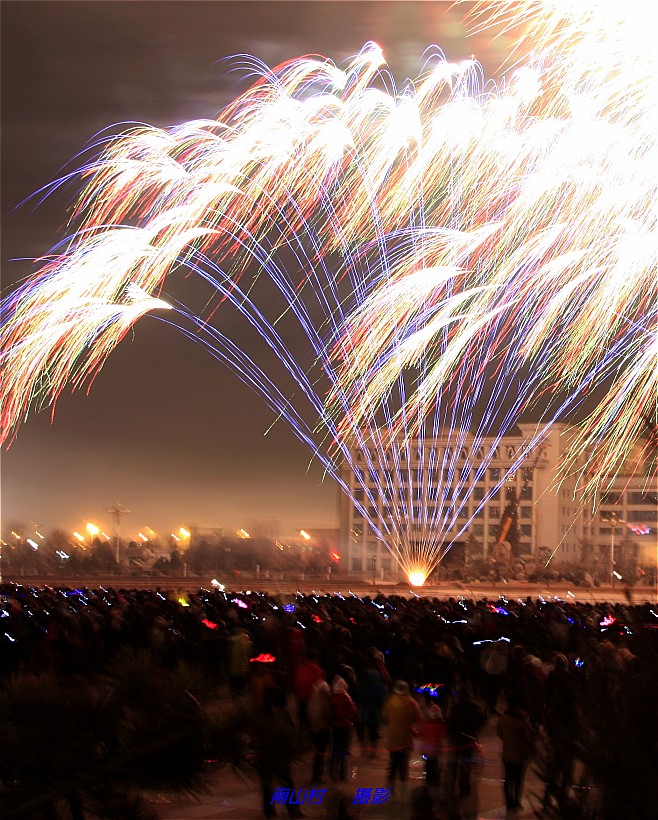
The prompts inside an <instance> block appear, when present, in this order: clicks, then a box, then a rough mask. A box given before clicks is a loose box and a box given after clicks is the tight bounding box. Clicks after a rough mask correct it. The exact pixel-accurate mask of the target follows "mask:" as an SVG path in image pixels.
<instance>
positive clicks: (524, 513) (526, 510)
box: [520, 507, 532, 518]
mask: <svg viewBox="0 0 658 820" xmlns="http://www.w3.org/2000/svg"><path fill="white" fill-rule="evenodd" d="M520 515H521V518H532V507H521V511H520Z"/></svg>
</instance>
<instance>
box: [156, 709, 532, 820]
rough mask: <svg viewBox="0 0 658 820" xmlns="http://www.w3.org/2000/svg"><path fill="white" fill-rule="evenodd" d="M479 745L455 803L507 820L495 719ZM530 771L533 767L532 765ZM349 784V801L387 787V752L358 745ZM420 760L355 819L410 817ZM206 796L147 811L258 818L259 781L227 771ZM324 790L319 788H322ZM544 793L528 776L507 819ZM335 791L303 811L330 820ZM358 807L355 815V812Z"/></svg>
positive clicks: (306, 767)
mask: <svg viewBox="0 0 658 820" xmlns="http://www.w3.org/2000/svg"><path fill="white" fill-rule="evenodd" d="M480 741H481V743H482V746H483V756H482V760H481V762H480V764H479V765H478V767H477V771H476V772H475V773H474V778H473V782H474V786H475V788H474V794H473V795H472V796H471V797H470V798H465V799H462V800H460V801H459V804H458V808H459V812H460V814H461V816H462V818H473V819H474V818H482V820H495V818H504V817H507V816H508V815H507V812H506V809H505V801H504V797H503V780H502V766H501V763H500V742H499V740H498V738H497V736H496V718H495V717H494V718H491V719H490V720H489V722H488V723H487V725H486V727H485V729H484V731H483V733H482V735H481V736H480ZM531 768H532V767H531ZM348 771H349V777H348V782H347V783H344V784H340V787H341V788H340V793H343V794H345V795H347V796H348V797H349V801H350V803H351V801H352V800H353V798H354V795H355V793H356V789H357V788H359V787H361V788H371V789H375V788H382V787H384V786H386V753H385V752H383V751H380V752H379V756H378V757H377V758H376V759H375V760H370V759H369V758H368V757H367V756H366V755H363V754H361V751H360V749H359V746H358V744H355V745H354V746H353V749H352V755H351V758H350V765H349V768H348ZM309 775H310V758H309V759H306V760H304V761H302V762H300V764H299V765H297V766H296V767H295V768H294V770H293V778H294V781H295V786H296V787H297V788H308V787H309ZM423 782H424V780H423V769H422V761H421V760H420V758H419V756H418V755H417V754H414V755H413V757H412V765H411V771H410V780H409V783H408V785H407V790H406V791H407V794H406V796H405V795H404V794H400V795H398V796H396V797H394V798H392V799H391V800H389V801H387V802H386V803H384V804H382V805H364V806H361V807H356V806H350V808H351V809H352V810H353V811H354V815H353V816H354V817H359V818H360V820H398V818H399V820H404V818H408V817H409V816H410V814H409V793H410V792H411V790H413V788H414V787H416V786H419V785H422V784H423ZM210 787H211V790H210V793H209V794H208V795H206V796H204V797H201V798H200V799H194V800H193V799H188V800H185V799H180V798H176V797H173V798H172V797H171V796H164V795H153V796H152V800H151V806H152V808H153V809H154V810H155V811H157V813H158V816H159V817H160V820H257V818H262V817H263V813H262V810H261V806H260V794H259V788H258V783H257V782H255V781H254V780H251V779H245V778H241V777H239V776H237V775H236V774H234V773H233V772H231V771H228V770H226V771H220V772H217V773H215V774H214V775H213V777H212V780H211V784H210ZM322 788H324V786H323V787H322ZM542 791H543V784H542V783H540V782H539V780H538V778H537V776H536V775H535V774H534V773H533V772H532V771H529V772H528V776H527V778H526V787H525V794H524V798H523V808H522V810H520V811H516V812H514V813H510V814H509V816H510V818H515V820H527V819H528V818H534V817H536V815H535V813H534V810H533V808H534V807H535V806H537V805H538V801H537V798H536V797H535V795H536V793H540V794H541V792H542ZM336 797H337V790H336V788H335V787H332V786H331V785H327V794H326V795H325V797H324V800H323V803H322V805H321V806H315V805H304V806H303V807H302V811H303V813H304V816H305V817H308V818H323V820H324V818H332V817H333V814H332V812H331V807H332V805H333V804H334V803H335V801H336ZM359 809H360V812H359ZM277 815H278V816H279V817H286V818H287V817H288V814H287V812H286V810H285V808H284V807H283V806H277Z"/></svg>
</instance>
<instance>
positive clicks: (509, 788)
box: [0, 584, 658, 818]
mask: <svg viewBox="0 0 658 820" xmlns="http://www.w3.org/2000/svg"><path fill="white" fill-rule="evenodd" d="M0 616H1V618H2V624H1V625H2V629H0V670H1V674H2V676H4V678H5V679H8V678H9V677H10V676H11V675H12V674H16V673H21V674H27V675H34V676H39V675H42V674H44V673H45V672H48V673H49V674H54V675H57V676H60V677H61V676H63V677H74V676H89V675H93V674H95V673H97V672H99V671H101V670H102V669H103V668H104V666H105V665H106V664H107V662H108V661H109V660H110V659H111V657H112V656H113V654H114V653H115V652H117V650H119V649H120V648H125V647H132V648H135V649H139V650H148V651H150V652H153V653H156V654H157V656H158V657H159V658H160V662H161V664H162V666H163V667H164V668H167V667H173V666H174V665H175V664H176V663H178V662H180V661H181V660H182V661H185V662H186V663H189V664H191V665H193V666H195V667H197V668H199V669H201V670H202V671H203V673H204V675H205V676H206V678H207V679H208V680H211V681H212V682H213V686H214V691H215V693H216V694H218V693H220V692H224V693H226V694H225V697H227V698H231V699H232V700H233V701H234V702H239V701H241V700H244V699H248V701H249V710H248V713H249V715H250V720H251V722H252V724H253V736H254V738H256V739H257V742H256V744H255V746H256V749H255V753H254V754H255V758H256V760H257V769H258V771H259V774H260V776H261V785H262V788H263V809H264V812H265V813H266V814H269V815H270V816H271V812H272V809H271V807H270V801H269V795H270V794H271V792H272V789H273V788H274V787H276V785H280V784H281V783H283V784H288V785H291V773H290V769H289V766H286V765H283V766H281V765H280V764H279V763H277V764H276V765H274V766H273V764H272V759H273V758H276V759H277V760H279V761H280V760H282V759H285V758H286V757H287V758H288V759H292V758H293V757H294V754H293V750H292V747H293V746H295V744H297V745H299V742H300V741H302V742H304V741H305V742H306V743H307V745H308V748H309V749H310V750H311V753H310V758H309V759H310V771H309V780H310V782H311V783H315V784H317V783H322V782H323V781H324V780H325V779H327V778H328V779H330V780H332V781H334V782H336V783H340V782H341V781H344V780H345V778H346V765H347V760H348V756H349V754H350V749H351V744H352V742H354V743H356V742H358V743H360V746H361V752H362V753H363V754H364V755H366V756H368V757H374V756H375V755H377V754H379V753H381V751H382V749H381V748H380V747H383V749H385V751H386V754H387V756H388V757H387V759H388V762H389V768H388V786H389V788H390V790H391V794H395V789H396V785H398V784H404V782H405V781H406V777H407V771H408V765H409V752H410V750H411V747H412V746H413V745H414V744H416V746H417V749H418V750H420V752H421V753H422V755H423V758H424V760H425V775H426V781H425V782H426V787H427V793H426V797H428V803H427V805H426V807H425V808H424V809H420V810H419V812H420V813H418V815H417V816H418V817H419V818H421V817H427V818H431V817H440V816H442V815H441V813H440V812H441V810H442V809H441V806H444V807H445V806H446V805H447V806H448V807H450V806H452V809H451V810H452V811H453V812H454V811H457V808H456V807H457V806H458V801H459V799H460V798H463V797H466V796H468V794H469V792H470V789H471V787H472V784H471V763H472V761H473V759H474V757H475V756H476V755H477V749H478V735H479V733H480V731H481V730H482V727H483V726H484V724H485V722H486V721H487V720H488V719H493V720H495V721H496V722H497V732H498V734H499V736H500V737H501V739H502V749H503V764H504V771H505V791H504V794H505V798H506V802H507V806H508V809H509V810H510V811H514V810H515V809H516V808H518V806H519V805H520V803H521V799H522V792H523V775H524V772H525V768H526V766H527V764H528V761H529V760H530V759H531V758H532V756H533V754H534V753H535V752H536V751H537V745H538V741H539V740H540V739H542V740H541V743H542V747H543V748H544V749H545V750H547V754H546V759H545V761H544V768H543V775H544V779H545V781H546V793H545V795H544V802H545V808H546V811H547V812H549V811H550V810H551V807H555V806H558V805H560V801H561V800H563V799H564V796H565V792H566V791H567V790H568V789H569V788H570V786H571V785H572V781H573V778H574V765H575V762H576V761H577V760H580V761H585V764H586V765H585V768H586V767H587V765H592V766H594V765H595V763H591V761H589V762H588V758H587V754H586V751H585V749H584V748H583V744H586V743H587V742H590V741H591V739H592V738H591V731H592V726H591V725H587V726H585V725H584V721H585V720H586V714H585V712H586V708H587V707H586V701H587V698H590V700H591V697H592V693H593V692H594V691H597V692H598V693H599V694H601V695H602V697H604V698H605V699H606V701H605V705H606V707H607V708H608V709H615V708H616V707H621V706H623V698H624V691H625V687H626V681H627V679H628V678H629V676H631V677H632V676H637V679H638V680H639V679H640V678H641V674H642V672H643V671H644V670H645V669H648V668H655V660H656V656H657V653H658V631H657V630H658V612H657V610H656V607H655V606H654V605H651V604H649V603H644V604H632V603H631V602H630V601H629V602H628V603H625V604H610V603H598V604H594V603H576V602H571V601H564V600H557V599H543V598H540V599H534V600H533V599H530V598H527V599H506V598H502V597H501V598H499V599H497V600H495V601H491V600H484V599H483V600H472V599H471V600H469V599H466V598H450V599H448V600H440V599H438V598H430V597H421V596H419V595H416V594H412V595H410V596H402V595H387V596H384V595H377V596H375V597H364V598H360V597H358V596H356V595H354V594H348V595H342V594H339V593H336V594H333V595H320V594H301V593H298V594H296V595H292V596H279V595H272V594H267V593H264V592H256V591H252V592H244V591H241V592H228V591H227V590H220V589H210V590H205V589H201V590H199V591H197V592H194V593H189V592H185V593H183V592H180V593H171V592H165V591H163V590H160V589H155V590H134V589H109V588H108V589H105V588H99V589H93V590H91V589H86V588H85V589H56V588H38V589H37V588H29V587H22V586H17V585H8V584H6V585H4V586H2V587H0ZM652 664H654V667H652V666H651V665H652ZM583 704H585V705H583ZM639 708H640V709H643V708H649V704H640V705H639ZM621 711H622V712H623V711H624V710H623V709H621ZM654 711H655V709H654ZM626 719H627V720H628V718H626ZM629 728H632V727H629ZM588 732H589V733H590V734H587V733H588ZM286 735H287V736H289V743H290V749H291V750H290V755H285V754H284V755H282V754H281V748H282V747H285V743H286V742H288V741H285V739H284V736H286ZM602 740H603V738H602ZM648 742H649V744H651V740H649V741H648ZM268 743H269V744H270V746H272V747H273V746H276V748H277V750H278V751H277V752H276V753H273V752H272V748H269V747H268ZM654 744H655V741H654ZM259 755H260V757H259ZM654 760H655V755H654ZM590 774H591V776H592V778H593V779H591V780H590V781H588V782H590V783H591V782H596V775H597V773H596V772H593V773H590ZM599 785H600V784H599ZM432 795H433V796H434V798H435V799H434V802H432V800H431V799H429V798H430V797H431V796H432ZM439 795H440V796H441V799H439ZM446 801H447V803H446ZM423 812H424V813H423ZM435 812H436V813H435ZM455 816H456V815H455ZM601 816H605V813H603V814H602V815H601ZM626 816H630V815H626ZM635 816H641V815H635Z"/></svg>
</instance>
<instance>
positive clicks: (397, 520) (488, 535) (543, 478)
mask: <svg viewBox="0 0 658 820" xmlns="http://www.w3.org/2000/svg"><path fill="white" fill-rule="evenodd" d="M535 431H536V428H535V425H523V424H521V425H518V433H517V434H510V435H506V436H503V437H498V438H494V437H482V436H479V437H475V436H474V435H472V434H470V433H468V432H464V433H460V434H458V435H455V434H454V433H453V435H452V436H451V437H450V439H448V437H447V436H446V437H443V438H442V437H441V436H438V437H436V438H431V439H428V438H424V439H422V440H420V439H414V440H411V441H407V442H405V443H404V444H403V445H401V444H400V443H398V442H394V443H392V444H391V445H390V446H389V447H382V446H380V447H368V446H361V447H359V448H355V449H354V450H352V451H351V454H350V455H351V458H350V463H349V464H347V463H346V464H345V465H344V468H343V472H342V478H343V481H344V482H345V484H346V486H348V487H349V494H347V493H345V494H344V495H343V497H342V498H341V506H340V542H341V548H342V553H343V561H342V569H343V570H344V571H347V572H348V573H349V574H352V575H355V576H360V577H363V578H366V579H369V580H374V579H376V580H396V579H401V578H402V576H403V573H402V571H401V569H400V567H399V565H398V562H397V561H396V559H395V557H394V555H393V554H391V549H390V546H391V542H392V541H395V544H394V545H393V547H394V548H393V553H395V545H399V544H400V543H402V544H403V545H404V546H406V547H408V546H411V547H412V548H413V547H414V546H415V545H416V544H419V545H430V547H429V548H438V549H440V550H441V551H445V550H446V549H448V548H450V549H451V550H462V551H463V550H466V546H465V545H466V544H467V543H468V542H470V543H471V545H472V544H474V543H476V542H477V543H478V544H479V545H480V548H481V555H482V556H483V557H485V558H486V557H492V551H493V547H494V544H495V543H496V542H497V540H498V538H499V536H500V534H501V519H503V517H504V512H505V509H506V507H507V505H508V504H509V503H510V502H513V503H514V506H515V510H514V512H515V527H516V532H515V539H514V543H513V551H514V553H515V554H516V555H517V556H518V557H519V558H521V559H526V558H527V557H529V556H535V555H537V553H538V552H539V551H540V550H541V551H542V554H546V550H548V551H550V553H554V555H553V559H552V560H553V561H554V562H556V563H560V562H575V561H577V560H579V557H580V556H579V549H580V546H579V545H580V541H581V539H582V537H583V521H584V514H583V513H584V510H583V507H582V505H581V504H580V503H579V502H578V501H576V500H575V499H576V493H575V480H573V481H570V480H569V479H567V480H565V481H563V482H562V483H561V484H560V486H559V487H556V477H557V467H558V463H559V460H560V457H561V456H562V454H563V452H564V450H565V448H566V446H567V443H568V438H569V433H568V432H567V425H564V424H555V425H552V427H551V428H550V431H549V432H548V435H546V437H545V438H543V439H542V442H541V444H540V445H538V446H536V447H534V448H533V449H532V450H530V451H527V442H528V441H529V440H530V439H531V438H532V436H533V434H534V433H535ZM455 442H458V443H457V444H456V443H455ZM572 484H573V486H572ZM389 539H390V540H389ZM542 548H544V549H543V550H542Z"/></svg>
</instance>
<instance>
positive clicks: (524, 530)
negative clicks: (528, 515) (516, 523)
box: [521, 524, 532, 537]
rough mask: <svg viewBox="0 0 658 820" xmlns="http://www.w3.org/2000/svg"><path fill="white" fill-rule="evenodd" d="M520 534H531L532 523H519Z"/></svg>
mask: <svg viewBox="0 0 658 820" xmlns="http://www.w3.org/2000/svg"><path fill="white" fill-rule="evenodd" d="M521 535H527V536H528V537H530V536H531V535H532V524H521Z"/></svg>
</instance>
